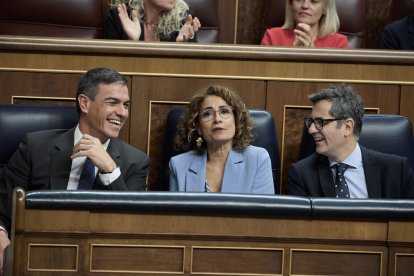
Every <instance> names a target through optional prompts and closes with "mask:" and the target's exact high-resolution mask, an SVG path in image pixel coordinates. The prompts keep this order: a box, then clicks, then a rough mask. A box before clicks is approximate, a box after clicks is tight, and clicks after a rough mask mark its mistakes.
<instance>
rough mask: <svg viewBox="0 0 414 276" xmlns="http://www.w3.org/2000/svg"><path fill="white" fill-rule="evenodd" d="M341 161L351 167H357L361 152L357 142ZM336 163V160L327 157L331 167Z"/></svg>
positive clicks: (359, 164) (359, 162)
mask: <svg viewBox="0 0 414 276" xmlns="http://www.w3.org/2000/svg"><path fill="white" fill-rule="evenodd" d="M341 163H344V164H347V165H348V166H350V167H351V168H354V169H355V168H358V167H359V166H361V164H362V153H361V148H360V147H359V144H358V143H357V144H356V146H355V148H354V150H353V151H352V152H351V154H350V155H348V157H347V158H345V160H344V161H342V162H341ZM335 164H337V162H335V161H333V160H332V159H331V158H329V166H330V167H331V168H332V166H333V165H335Z"/></svg>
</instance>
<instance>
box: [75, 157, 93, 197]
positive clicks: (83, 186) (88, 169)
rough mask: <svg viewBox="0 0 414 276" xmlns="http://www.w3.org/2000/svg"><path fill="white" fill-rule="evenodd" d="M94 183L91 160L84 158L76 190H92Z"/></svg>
mask: <svg viewBox="0 0 414 276" xmlns="http://www.w3.org/2000/svg"><path fill="white" fill-rule="evenodd" d="M94 182H95V165H94V164H93V162H92V161H91V159H89V158H86V160H85V163H84V164H83V168H82V173H81V175H80V178H79V183H78V190H92V187H93V183H94Z"/></svg>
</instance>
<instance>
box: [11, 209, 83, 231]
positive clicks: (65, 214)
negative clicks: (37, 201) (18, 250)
mask: <svg viewBox="0 0 414 276" xmlns="http://www.w3.org/2000/svg"><path fill="white" fill-rule="evenodd" d="M25 219H26V220H25V221H19V223H17V222H16V231H21V229H26V230H30V231H34V232H42V231H45V230H46V229H48V230H51V229H53V230H54V231H62V232H71V231H74V230H76V231H78V232H87V231H88V227H89V225H88V223H89V222H88V220H89V212H88V211H79V212H72V211H68V210H46V211H43V212H42V211H41V210H37V209H31V210H28V211H27V212H26V217H25Z"/></svg>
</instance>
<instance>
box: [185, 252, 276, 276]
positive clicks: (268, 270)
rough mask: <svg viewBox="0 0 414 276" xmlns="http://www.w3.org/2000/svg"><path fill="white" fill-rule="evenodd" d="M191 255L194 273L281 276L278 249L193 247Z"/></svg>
mask: <svg viewBox="0 0 414 276" xmlns="http://www.w3.org/2000/svg"><path fill="white" fill-rule="evenodd" d="M192 253H193V254H192V262H191V263H192V272H194V273H206V274H219V275H226V274H231V275H234V274H239V273H242V274H243V275H269V274H270V275H281V274H282V271H283V268H282V264H283V250H280V249H270V248H220V247H216V248H214V247H193V250H192Z"/></svg>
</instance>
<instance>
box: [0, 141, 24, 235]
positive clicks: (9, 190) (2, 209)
mask: <svg viewBox="0 0 414 276" xmlns="http://www.w3.org/2000/svg"><path fill="white" fill-rule="evenodd" d="M27 141H28V139H27V137H26V138H25V139H24V140H23V142H22V143H21V144H20V145H19V148H18V149H17V151H16V152H15V153H14V154H13V156H12V157H11V158H10V160H9V162H8V163H7V164H6V166H5V167H4V170H3V174H2V176H1V179H0V225H1V226H2V227H3V228H5V229H6V230H7V231H9V233H10V226H11V223H10V221H11V213H12V202H13V190H14V188H15V187H22V188H23V189H25V190H27V185H28V183H29V176H30V175H29V174H30V164H29V161H28V160H29V157H28V152H29V150H28V146H27V144H28V143H27Z"/></svg>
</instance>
